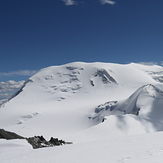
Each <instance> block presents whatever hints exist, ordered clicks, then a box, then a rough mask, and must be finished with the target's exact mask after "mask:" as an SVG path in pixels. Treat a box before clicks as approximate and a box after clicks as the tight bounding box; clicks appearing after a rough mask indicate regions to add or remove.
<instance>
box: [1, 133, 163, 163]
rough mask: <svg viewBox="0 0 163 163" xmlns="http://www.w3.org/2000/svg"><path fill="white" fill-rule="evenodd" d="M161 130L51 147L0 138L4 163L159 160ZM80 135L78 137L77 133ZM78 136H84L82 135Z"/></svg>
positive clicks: (162, 143)
mask: <svg viewBox="0 0 163 163" xmlns="http://www.w3.org/2000/svg"><path fill="white" fill-rule="evenodd" d="M162 137H163V133H162V132H157V133H150V134H139V135H132V136H131V135H130V136H108V138H107V139H100V140H96V141H86V142H80V143H75V144H72V145H65V146H59V147H54V148H42V149H37V150H34V149H31V148H30V147H29V146H28V145H27V144H26V143H25V142H24V141H22V140H21V141H20V140H17V141H15V140H14V141H2V140H1V141H0V143H1V148H2V147H3V150H2V149H1V152H0V158H1V162H4V163H29V162H33V163H45V162H48V163H65V162H67V163H77V162H78V163H90V162H94V163H99V162H103V163H108V162H111V163H138V162H141V163H161V162H162V160H163V140H162ZM78 138H79V137H78ZM79 139H81V140H83V138H82V137H80V138H79Z"/></svg>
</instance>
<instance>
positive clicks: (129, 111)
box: [0, 62, 163, 162]
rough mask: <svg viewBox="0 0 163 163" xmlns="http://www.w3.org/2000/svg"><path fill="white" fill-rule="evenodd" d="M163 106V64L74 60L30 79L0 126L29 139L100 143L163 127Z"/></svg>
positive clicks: (0, 114)
mask: <svg viewBox="0 0 163 163" xmlns="http://www.w3.org/2000/svg"><path fill="white" fill-rule="evenodd" d="M162 106H163V67H161V66H157V65H154V66H148V65H141V64H135V63H131V64H124V65H122V64H113V63H82V62H75V63H70V64H66V65H62V66H51V67H47V68H44V69H42V70H40V71H39V72H38V73H36V74H35V75H34V76H32V77H30V78H29V80H28V81H26V82H25V84H24V85H23V87H22V88H21V89H20V90H19V91H18V92H16V93H15V94H14V95H13V96H12V97H11V98H10V99H9V100H8V102H6V103H4V104H3V105H2V106H1V108H0V128H4V129H6V130H10V131H14V132H16V133H17V134H20V135H22V136H27V137H29V136H33V135H44V136H45V137H46V138H49V137H51V136H56V137H59V138H63V139H65V140H68V141H73V143H81V142H90V141H99V140H103V139H108V137H110V136H113V137H119V136H122V135H135V134H142V133H149V132H155V131H163V107H162ZM10 161H11V160H10ZM58 162H59V161H58ZM85 162H86V161H85ZM104 162H105V161H104Z"/></svg>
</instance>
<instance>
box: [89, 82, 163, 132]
mask: <svg viewBox="0 0 163 163" xmlns="http://www.w3.org/2000/svg"><path fill="white" fill-rule="evenodd" d="M162 106H163V92H162V91H161V90H160V89H159V88H157V87H156V86H154V85H152V84H148V85H144V86H142V87H140V88H139V89H137V90H136V91H135V92H134V93H133V94H132V95H131V96H130V97H129V98H127V99H124V100H120V101H109V102H106V103H105V104H101V105H99V106H98V107H96V108H95V110H94V114H91V115H90V116H89V119H91V120H93V121H94V124H99V123H101V122H104V121H105V120H106V117H108V116H111V115H115V116H122V115H126V114H133V115H136V116H138V117H139V118H136V119H139V122H141V123H144V120H146V121H148V122H149V123H150V124H151V125H152V128H153V129H154V130H157V131H160V130H163V127H162V125H163V116H162V115H163V107H162ZM119 123H121V121H120V122H119ZM143 125H144V127H145V126H146V124H145V123H144V124H143ZM148 125H149V124H148ZM146 127H147V128H148V127H149V126H146ZM150 129H151V126H150V128H149V130H150Z"/></svg>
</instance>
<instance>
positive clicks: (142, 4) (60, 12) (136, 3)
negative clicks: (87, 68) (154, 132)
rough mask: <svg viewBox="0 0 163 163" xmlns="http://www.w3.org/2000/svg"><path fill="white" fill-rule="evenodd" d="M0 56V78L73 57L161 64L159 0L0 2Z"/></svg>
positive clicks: (162, 9)
mask: <svg viewBox="0 0 163 163" xmlns="http://www.w3.org/2000/svg"><path fill="white" fill-rule="evenodd" d="M0 56H1V59H0V61H1V62H0V63H1V64H0V81H7V80H9V79H12V80H17V81H18V80H22V79H24V80H26V79H27V78H28V77H29V76H30V75H32V74H33V73H34V72H35V70H39V69H41V68H44V67H47V66H52V65H61V64H65V63H69V62H75V61H83V62H113V63H130V62H154V63H158V64H161V62H162V61H163V59H162V56H163V1H162V0H157V1H150V0H115V1H113V0H0ZM24 70H25V71H24Z"/></svg>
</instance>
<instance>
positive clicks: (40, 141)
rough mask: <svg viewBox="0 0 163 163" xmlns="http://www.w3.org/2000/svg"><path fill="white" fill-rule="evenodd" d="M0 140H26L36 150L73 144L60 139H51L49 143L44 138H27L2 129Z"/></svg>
mask: <svg viewBox="0 0 163 163" xmlns="http://www.w3.org/2000/svg"><path fill="white" fill-rule="evenodd" d="M0 139H6V140H10V139H26V140H27V141H28V143H29V144H31V145H32V147H33V148H34V149H37V148H43V147H53V146H59V145H63V144H72V142H65V141H63V140H59V139H58V138H53V137H51V138H50V140H49V141H47V140H46V139H45V138H44V137H43V136H34V137H29V138H25V137H22V136H20V135H17V134H15V133H14V132H9V131H5V130H4V129H0Z"/></svg>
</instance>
